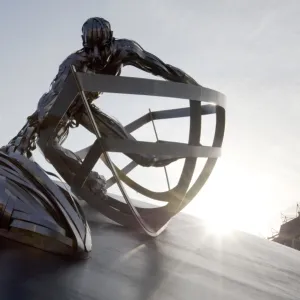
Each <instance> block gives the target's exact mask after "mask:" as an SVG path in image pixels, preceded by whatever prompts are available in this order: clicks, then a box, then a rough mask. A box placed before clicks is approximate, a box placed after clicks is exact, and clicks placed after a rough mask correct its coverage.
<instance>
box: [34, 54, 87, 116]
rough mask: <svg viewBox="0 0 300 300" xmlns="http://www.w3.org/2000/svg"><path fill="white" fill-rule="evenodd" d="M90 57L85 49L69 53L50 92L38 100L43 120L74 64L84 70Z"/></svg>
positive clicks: (38, 110)
mask: <svg viewBox="0 0 300 300" xmlns="http://www.w3.org/2000/svg"><path fill="white" fill-rule="evenodd" d="M87 63H88V58H87V56H86V54H85V52H84V51H81V50H80V51H77V52H75V53H72V54H71V55H69V56H68V57H67V58H66V59H65V60H64V61H63V62H62V64H61V65H60V66H59V70H58V73H57V75H56V76H55V78H54V79H53V81H52V83H51V85H50V90H49V92H47V93H45V94H44V95H43V96H42V97H41V99H40V100H39V102H38V106H37V112H38V118H39V121H40V122H41V121H42V120H43V119H44V117H45V116H46V114H47V112H48V111H49V109H50V108H51V106H52V105H53V103H54V102H55V100H56V98H57V96H58V94H59V93H60V92H61V91H62V89H63V86H64V83H65V81H66V78H67V77H68V75H69V73H70V71H71V67H72V65H74V66H75V68H76V70H77V71H79V72H84V71H86V69H87Z"/></svg>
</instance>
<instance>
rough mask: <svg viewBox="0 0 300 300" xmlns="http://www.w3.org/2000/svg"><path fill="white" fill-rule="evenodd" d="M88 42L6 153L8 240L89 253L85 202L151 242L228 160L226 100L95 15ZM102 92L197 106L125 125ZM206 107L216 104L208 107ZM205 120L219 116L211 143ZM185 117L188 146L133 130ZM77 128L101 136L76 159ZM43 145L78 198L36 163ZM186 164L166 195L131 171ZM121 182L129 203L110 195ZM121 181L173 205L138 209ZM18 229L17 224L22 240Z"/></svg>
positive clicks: (2, 173) (0, 171) (3, 201)
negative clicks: (133, 72) (105, 171)
mask: <svg viewBox="0 0 300 300" xmlns="http://www.w3.org/2000/svg"><path fill="white" fill-rule="evenodd" d="M82 41H83V49H81V50H79V51H77V52H75V53H73V54H71V55H70V56H69V57H68V58H67V59H66V60H65V61H64V62H63V63H62V64H61V66H60V67H59V72H58V74H57V76H56V77H55V78H54V80H53V82H52V84H51V87H50V91H49V92H48V93H46V94H44V95H43V96H42V98H41V99H40V101H39V103H38V106H37V110H36V111H35V112H34V114H32V115H31V116H30V117H28V119H27V122H26V124H25V126H24V127H23V128H22V130H21V131H20V132H19V133H18V134H17V136H16V137H14V138H13V139H12V140H11V141H10V142H9V143H8V144H7V145H6V146H4V147H2V149H1V150H2V153H1V152H0V163H1V167H0V179H1V180H2V181H0V182H1V183H0V192H1V197H0V234H2V235H4V236H7V237H10V238H13V239H16V240H19V241H21V242H25V243H28V244H31V245H33V246H37V247H40V248H42V249H45V250H49V251H53V252H57V253H64V254H65V253H68V254H75V253H77V254H78V253H79V254H84V253H86V252H88V251H90V250H91V236H90V231H89V227H88V224H87V222H86V220H85V217H84V214H83V212H82V211H81V209H80V206H79V205H78V199H77V197H80V198H81V199H84V200H85V201H86V202H87V203H89V204H90V205H91V206H93V207H94V208H95V209H97V210H98V211H99V212H101V213H102V214H104V215H105V216H107V217H109V218H110V219H112V220H114V221H115V222H117V223H119V224H121V225H124V226H129V227H133V228H135V229H142V230H143V231H144V232H145V233H147V234H148V235H150V236H157V235H158V234H160V233H161V232H162V231H163V230H164V229H165V228H166V226H167V224H168V222H169V221H170V219H171V218H172V217H173V216H175V215H176V214H177V213H178V212H179V211H180V210H182V209H183V208H184V207H185V206H186V205H187V204H188V203H189V202H190V201H191V200H192V199H193V198H194V197H195V195H197V193H198V192H199V191H200V189H201V187H202V186H203V185H204V183H205V182H206V180H207V178H208V177H209V175H210V173H211V171H212V169H213V167H214V165H215V163H216V161H217V158H218V157H219V156H220V150H221V146H222V141H223V136H224V128H225V97H224V95H222V94H221V93H218V92H216V91H213V90H210V89H207V88H204V87H201V86H200V85H198V84H197V83H196V81H195V80H193V79H192V78H191V77H190V76H188V75H187V74H185V73H184V72H183V71H181V70H180V69H178V68H176V67H173V66H171V65H168V64H165V63H163V62H162V61H161V60H160V59H158V58H157V57H156V56H154V55H152V54H150V53H149V52H147V51H145V50H144V49H143V48H142V47H141V46H139V45H138V44H137V43H135V42H133V41H129V40H125V39H115V38H114V37H113V34H112V31H111V27H110V24H109V22H108V21H106V20H104V19H102V18H90V19H88V20H87V21H86V22H85V23H84V25H83V27H82ZM125 65H132V66H135V67H137V68H139V69H141V70H144V71H146V72H150V73H152V74H154V75H157V76H160V77H163V78H164V79H166V80H167V81H160V80H149V79H139V78H127V77H121V76H119V75H120V73H121V67H122V66H125ZM103 92H104V93H105V92H106V93H123V94H137V95H151V96H160V97H169V98H172V97H173V98H181V99H189V107H186V108H180V109H173V110H166V111H158V112H149V113H148V114H146V115H145V116H142V117H141V118H139V119H137V120H135V121H133V122H132V123H131V124H129V125H127V126H125V127H123V126H122V125H121V124H120V123H119V122H118V121H116V120H114V119H112V118H110V117H109V116H108V115H106V114H104V113H103V112H102V111H101V110H100V109H99V108H97V107H96V106H95V105H94V104H92V101H93V100H95V99H97V98H98V97H99V95H100V94H101V93H103ZM202 102H205V103H208V104H206V105H202ZM206 114H215V115H216V128H215V136H214V142H213V145H212V147H207V146H202V145H201V144H200V136H201V120H202V115H206ZM181 117H190V133H189V141H188V144H182V143H174V142H167V141H159V140H158V141H157V142H156V143H150V142H140V141H137V140H135V139H134V138H133V136H132V135H131V134H130V133H131V132H133V131H134V130H136V129H138V128H139V127H141V126H143V125H144V124H146V123H148V122H151V121H153V120H155V119H168V118H181ZM79 124H80V125H83V126H84V127H85V128H86V129H87V130H89V131H90V132H92V133H94V134H95V135H96V140H95V142H94V144H93V145H92V146H91V147H89V148H86V149H83V150H81V151H79V152H77V153H73V152H72V151H70V150H69V149H65V148H63V147H62V146H61V145H62V143H63V142H64V141H65V139H66V138H67V136H68V132H69V130H70V128H74V127H77V126H78V125H79ZM36 145H38V146H39V147H40V149H41V150H42V152H43V154H44V156H45V158H46V159H47V160H48V161H49V162H50V163H51V164H52V165H53V166H54V168H55V169H56V170H57V172H58V173H59V174H60V175H61V176H62V177H63V179H64V180H65V181H66V183H67V184H68V185H69V186H70V187H71V189H72V192H73V194H71V193H67V192H66V190H64V189H62V188H61V187H59V186H58V185H56V184H55V183H54V182H53V181H52V180H51V179H50V178H49V177H48V176H47V172H45V171H44V170H42V169H41V167H40V166H38V165H37V164H36V163H35V162H33V161H32V151H33V150H34V149H35V148H36ZM107 152H121V153H124V154H125V155H127V156H128V157H130V158H131V159H132V162H131V163H130V164H129V165H128V166H126V167H125V168H124V169H122V170H120V169H119V168H118V167H117V166H116V165H115V164H114V163H113V162H112V161H111V159H110V157H109V155H108V153H107ZM198 157H206V158H207V161H206V164H205V166H204V168H203V170H202V172H201V173H200V175H199V176H198V178H197V179H196V181H195V183H194V184H193V185H192V186H190V184H191V180H192V176H193V174H194V171H195V166H196V162H197V158H198ZM100 158H101V159H102V160H103V161H104V163H105V164H106V165H107V166H108V167H109V169H110V170H111V172H112V174H113V176H112V178H110V179H109V180H108V181H106V180H105V179H104V177H103V176H100V175H99V174H98V173H96V172H94V171H93V170H92V169H93V167H94V165H95V164H96V163H97V161H98V159H100ZM178 159H185V163H184V167H183V171H182V174H181V176H180V179H179V182H178V184H177V185H176V186H175V187H174V188H169V190H168V191H166V192H153V191H150V190H148V189H147V188H145V187H143V186H141V185H139V184H138V183H137V182H134V181H133V180H132V179H131V178H130V177H128V175H127V174H128V173H129V172H130V171H131V170H132V169H133V168H135V167H136V166H137V165H141V166H146V167H165V166H166V165H169V164H170V163H172V162H174V161H177V160H178ZM20 182H22V183H20ZM115 183H116V184H117V185H118V187H119V189H120V192H121V194H122V196H123V198H124V200H125V203H123V202H120V201H118V200H116V199H114V198H113V197H111V196H110V195H109V194H107V189H109V188H110V187H111V186H112V185H113V184H115ZM123 183H125V184H126V185H128V186H130V187H131V188H133V189H134V190H136V191H137V192H139V193H140V194H143V195H145V196H147V197H150V198H152V199H155V200H159V201H164V202H167V203H168V204H167V205H165V206H163V207H154V208H141V207H135V206H134V205H133V203H132V201H131V199H130V198H129V197H128V195H127V193H126V190H125V188H124V186H123ZM75 195H76V196H75ZM12 207H13V208H12ZM14 211H16V213H14ZM1 213H2V216H1ZM22 218H23V219H22ZM20 220H21V223H20ZM2 224H5V226H4V225H2ZM15 224H18V226H19V227H18V228H19V229H18V232H17V233H16V234H15V232H16V225H15ZM28 224H30V225H28ZM1 225H2V226H1ZM12 228H13V229H12ZM37 228H38V230H37ZM45 228H46V229H45ZM32 233H34V234H33V235H32ZM28 236H31V237H32V238H31V239H30V238H28ZM36 236H39V237H41V239H42V240H43V243H40V244H37V241H38V239H37V238H36ZM52 242H53V243H52Z"/></svg>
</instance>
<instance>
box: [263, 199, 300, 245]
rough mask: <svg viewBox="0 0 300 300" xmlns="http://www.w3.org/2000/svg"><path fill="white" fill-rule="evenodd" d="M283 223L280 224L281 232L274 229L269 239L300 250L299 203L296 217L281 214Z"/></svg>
mask: <svg viewBox="0 0 300 300" xmlns="http://www.w3.org/2000/svg"><path fill="white" fill-rule="evenodd" d="M281 217H282V225H281V226H280V230H279V232H276V231H274V230H273V232H272V233H273V234H272V236H271V237H269V238H268V239H269V240H271V241H273V242H276V243H279V244H282V245H285V246H288V247H291V248H294V249H297V250H300V205H299V203H297V208H296V217H292V218H291V217H287V216H285V215H284V214H281Z"/></svg>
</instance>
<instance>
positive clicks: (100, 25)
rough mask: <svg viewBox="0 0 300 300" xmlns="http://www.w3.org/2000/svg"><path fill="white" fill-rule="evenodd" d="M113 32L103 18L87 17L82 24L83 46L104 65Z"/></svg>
mask: <svg viewBox="0 0 300 300" xmlns="http://www.w3.org/2000/svg"><path fill="white" fill-rule="evenodd" d="M112 40H113V32H112V31H111V27H110V23H109V22H108V21H106V20H105V19H103V18H99V17H94V18H89V19H88V20H86V21H85V22H84V24H83V25H82V44H83V47H84V48H85V49H86V50H87V51H88V52H90V53H93V57H94V58H95V59H96V60H97V61H98V62H100V63H102V64H103V66H105V65H106V64H107V63H108V60H109V57H110V55H111V44H112Z"/></svg>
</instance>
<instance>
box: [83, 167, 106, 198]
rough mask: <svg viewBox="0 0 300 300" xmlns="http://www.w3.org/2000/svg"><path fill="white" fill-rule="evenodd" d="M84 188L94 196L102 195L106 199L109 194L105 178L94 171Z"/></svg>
mask: <svg viewBox="0 0 300 300" xmlns="http://www.w3.org/2000/svg"><path fill="white" fill-rule="evenodd" d="M84 188H86V189H88V190H89V191H90V192H92V193H93V194H97V195H99V194H100V195H103V197H105V196H106V192H107V190H106V180H105V177H104V176H102V175H99V174H98V173H97V172H94V171H92V172H91V173H90V174H89V175H88V177H87V179H86V181H85V184H84Z"/></svg>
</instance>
